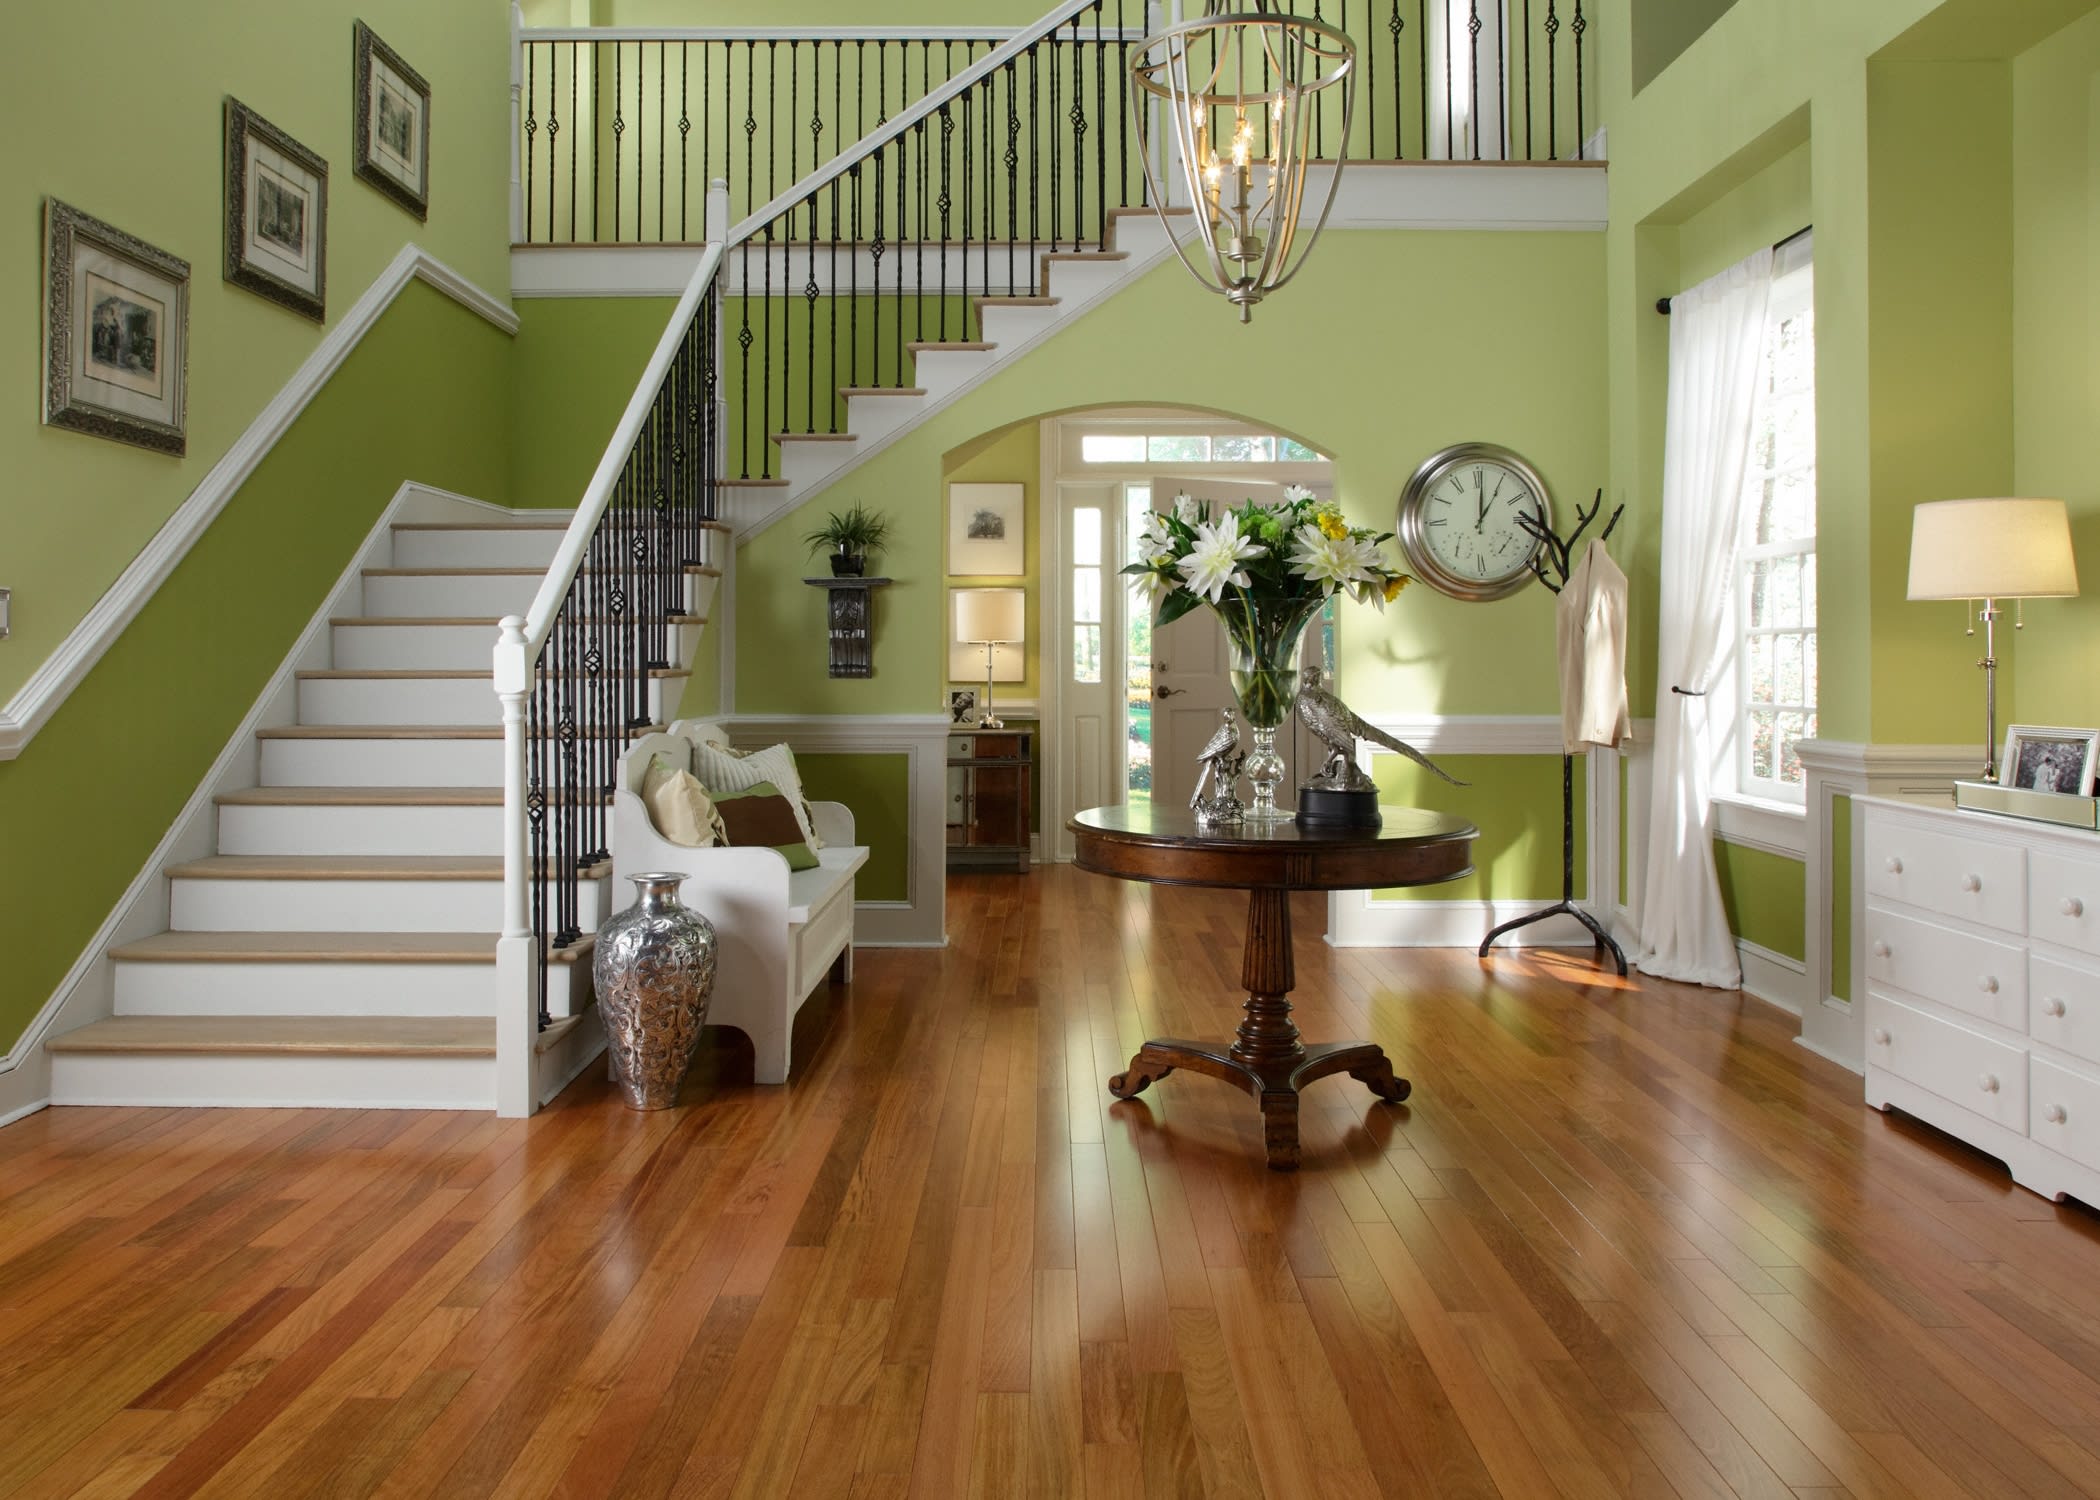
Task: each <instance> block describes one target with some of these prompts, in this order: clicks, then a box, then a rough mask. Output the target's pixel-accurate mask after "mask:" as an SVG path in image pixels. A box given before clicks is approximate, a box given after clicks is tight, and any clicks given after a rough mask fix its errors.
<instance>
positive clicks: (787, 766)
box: [693, 741, 824, 849]
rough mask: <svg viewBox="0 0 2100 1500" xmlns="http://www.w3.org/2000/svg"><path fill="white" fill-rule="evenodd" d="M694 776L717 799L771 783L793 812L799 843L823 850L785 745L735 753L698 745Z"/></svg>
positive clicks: (722, 747)
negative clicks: (762, 783) (797, 828)
mask: <svg viewBox="0 0 2100 1500" xmlns="http://www.w3.org/2000/svg"><path fill="white" fill-rule="evenodd" d="M693 774H694V775H696V776H698V777H699V778H700V782H701V785H703V786H705V787H706V788H707V789H708V791H710V792H712V793H714V794H715V795H716V796H717V797H719V796H721V795H722V794H723V793H725V792H742V791H748V790H750V789H751V788H752V787H755V786H757V785H759V784H760V783H761V782H770V783H771V784H772V785H773V787H774V788H775V789H776V790H777V791H778V792H779V793H780V795H781V796H783V797H785V798H787V799H788V802H789V804H790V805H791V806H793V808H794V810H795V822H796V824H797V825H798V826H799V827H800V828H801V830H802V840H803V842H804V843H806V844H808V845H809V847H810V848H812V849H821V848H823V847H824V841H823V840H822V839H820V838H818V837H817V830H816V827H815V825H814V823H812V821H811V819H810V815H809V803H808V801H807V800H806V799H805V798H804V797H803V795H802V773H801V772H800V771H798V770H796V769H795V752H794V751H793V750H790V749H789V748H788V747H787V746H786V745H768V746H767V747H766V748H765V749H763V750H749V751H738V750H731V749H729V748H728V747H727V746H724V745H711V744H708V743H706V742H704V741H703V742H701V743H699V744H696V745H694V746H693Z"/></svg>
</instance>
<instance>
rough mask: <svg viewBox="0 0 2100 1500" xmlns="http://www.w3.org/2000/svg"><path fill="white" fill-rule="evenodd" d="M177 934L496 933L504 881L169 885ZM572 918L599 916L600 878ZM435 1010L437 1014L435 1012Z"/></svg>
mask: <svg viewBox="0 0 2100 1500" xmlns="http://www.w3.org/2000/svg"><path fill="white" fill-rule="evenodd" d="M168 884H169V906H170V915H169V920H168V925H169V927H171V928H172V929H173V930H175V931H177V932H501V931H502V930H503V882H502V881H501V880H500V879H494V880H214V879H210V878H206V877H194V876H186V877H184V878H183V879H180V880H173V881H170V882H169V883H168ZM577 896H578V904H579V908H580V915H579V917H578V921H579V923H580V924H581V925H582V927H583V928H584V929H585V930H586V931H596V930H597V927H598V924H599V923H600V922H601V921H603V920H604V917H605V882H604V881H602V880H586V881H584V882H583V883H582V885H581V887H580V888H579V890H578V892H577ZM441 1014H442V1012H441Z"/></svg>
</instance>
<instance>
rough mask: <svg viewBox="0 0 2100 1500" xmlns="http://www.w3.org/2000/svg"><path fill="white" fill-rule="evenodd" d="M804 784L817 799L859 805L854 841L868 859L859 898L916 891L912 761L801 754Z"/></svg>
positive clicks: (895, 897)
mask: <svg viewBox="0 0 2100 1500" xmlns="http://www.w3.org/2000/svg"><path fill="white" fill-rule="evenodd" d="M795 765H796V768H797V769H798V770H800V771H801V772H802V790H803V792H804V793H805V794H807V795H808V796H809V797H810V798H811V799H812V800H814V801H819V802H843V803H845V804H846V806H848V807H850V808H852V809H853V838H854V842H856V843H859V844H862V845H865V846H866V847H867V851H868V862H867V863H866V864H865V865H863V866H862V867H861V872H860V875H859V877H858V878H857V879H856V880H855V882H854V886H853V897H854V899H855V900H856V901H903V900H906V899H908V897H909V895H910V893H911V825H910V822H909V819H908V818H907V816H906V810H907V809H908V808H909V807H910V806H911V761H910V759H909V758H908V757H906V756H902V755H854V754H845V753H841V754H829V755H800V754H798V755H797V756H796V757H795Z"/></svg>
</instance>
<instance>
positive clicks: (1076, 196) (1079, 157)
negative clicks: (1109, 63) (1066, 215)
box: [1065, 15, 1087, 253]
mask: <svg viewBox="0 0 2100 1500" xmlns="http://www.w3.org/2000/svg"><path fill="white" fill-rule="evenodd" d="M1071 52H1072V107H1071V108H1070V109H1069V110H1067V111H1066V112H1065V115H1066V118H1067V119H1068V120H1070V122H1071V125H1072V249H1073V251H1074V252H1075V253H1076V252H1077V251H1078V249H1079V246H1080V244H1081V242H1082V241H1084V240H1085V239H1086V237H1087V234H1086V80H1085V78H1083V77H1082V76H1081V75H1080V69H1081V67H1082V66H1084V64H1085V62H1086V52H1085V50H1084V49H1083V48H1082V47H1081V45H1080V38H1079V17H1078V16H1077V15H1074V16H1073V17H1072V44H1071Z"/></svg>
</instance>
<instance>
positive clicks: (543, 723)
mask: <svg viewBox="0 0 2100 1500" xmlns="http://www.w3.org/2000/svg"><path fill="white" fill-rule="evenodd" d="M550 209H551V205H550ZM535 670H536V672H537V676H536V677H535V679H534V681H533V683H532V686H531V689H530V691H529V694H528V696H527V697H526V699H525V850H526V857H527V858H528V859H529V860H531V862H532V863H531V866H530V868H529V869H528V870H527V872H526V880H527V882H528V883H529V887H530V890H531V901H532V918H531V921H532V946H533V950H534V951H533V970H534V974H535V977H536V978H537V979H538V981H539V985H538V989H537V991H536V994H537V995H538V1005H539V1016H538V1020H539V1029H540V1030H542V1031H545V1030H546V1029H547V1028H548V1026H550V1025H552V1024H553V1020H554V1018H553V1017H552V1016H551V1015H549V1014H548V1013H547V735H548V732H549V731H550V729H551V727H552V725H551V723H550V715H549V712H548V710H549V708H550V706H551V705H550V702H549V698H548V689H547V674H546V653H545V650H544V649H542V651H541V661H540V665H539V666H538V667H537V668H536V669H535Z"/></svg>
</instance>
